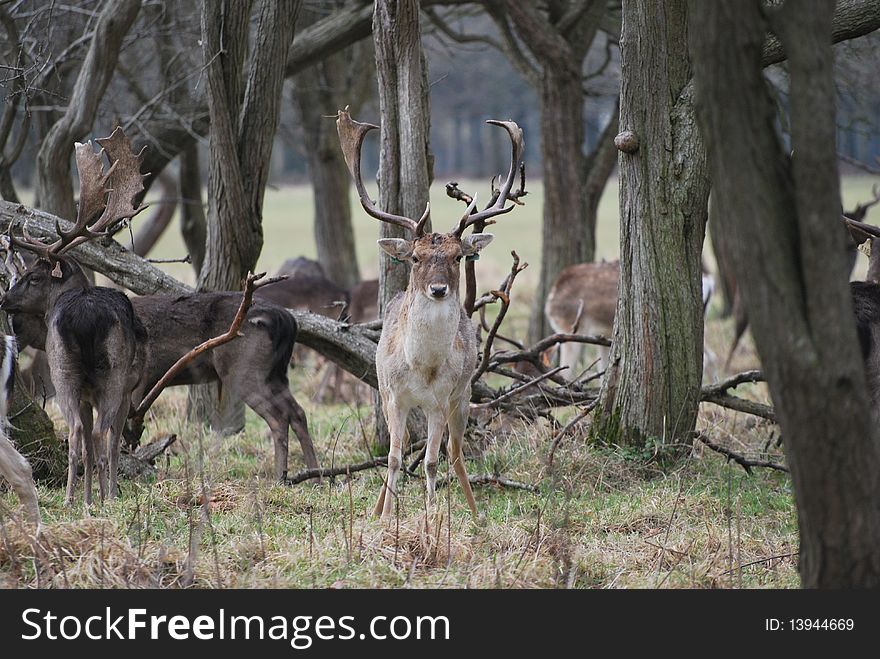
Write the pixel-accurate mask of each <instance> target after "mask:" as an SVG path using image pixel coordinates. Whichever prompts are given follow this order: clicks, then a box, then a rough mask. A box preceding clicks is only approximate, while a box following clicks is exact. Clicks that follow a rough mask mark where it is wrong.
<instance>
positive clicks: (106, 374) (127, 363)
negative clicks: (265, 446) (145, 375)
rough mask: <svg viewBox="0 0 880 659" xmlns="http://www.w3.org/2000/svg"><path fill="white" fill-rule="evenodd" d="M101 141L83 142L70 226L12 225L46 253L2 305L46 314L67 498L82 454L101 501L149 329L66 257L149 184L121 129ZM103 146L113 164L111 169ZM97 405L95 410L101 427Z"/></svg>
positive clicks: (23, 244) (123, 300)
mask: <svg viewBox="0 0 880 659" xmlns="http://www.w3.org/2000/svg"><path fill="white" fill-rule="evenodd" d="M97 142H98V144H99V145H100V146H101V147H103V149H102V151H101V152H97V153H96V152H95V151H94V149H93V147H92V143H91V142H87V143H86V144H79V143H77V144H76V149H75V151H76V165H77V171H78V173H79V180H80V201H79V207H78V210H77V218H76V222H75V224H74V226H73V228H72V229H70V230H69V231H65V230H64V229H62V228H61V227H60V226H58V227H57V232H58V236H59V237H58V239H57V240H56V241H55V242H53V243H52V244H46V243H43V242H40V241H38V240H34V239H32V238H29V237H27V236H25V237H24V238H16V237H14V236H13V235H12V226H11V225H10V230H9V239H10V242H11V244H12V245H13V246H15V247H18V248H20V249H25V250H28V251H31V252H33V253H35V254H36V255H37V256H38V259H37V261H36V262H35V263H34V264H33V265H32V266H31V267H30V268H29V269H28V271H27V272H26V273H25V275H24V276H23V277H22V278H21V279H20V280H19V281H18V282H16V284H15V285H14V286H13V287H12V288H11V289H10V290H9V292H8V293H7V294H6V296H5V297H4V299H3V303H2V305H0V308H2V309H3V310H4V311H7V312H9V313H13V314H18V313H24V314H30V315H39V314H40V313H42V314H43V317H44V319H45V327H46V339H45V349H46V353H47V355H48V357H49V368H50V371H51V375H52V381H53V383H54V384H55V388H56V390H57V399H58V403H59V407H60V408H61V411H62V414H63V415H64V418H65V421H66V422H67V425H68V428H69V430H70V434H69V438H68V472H67V493H66V498H65V500H66V503H67V504H68V505H69V504H71V503H73V495H74V490H75V487H76V480H77V466H78V463H79V459H80V455H82V457H83V462H84V474H83V487H84V493H83V500H84V502H85V504H86V505H89V504H91V502H92V474H93V471H94V470H97V473H98V487H99V491H100V495H101V500H102V501H103V500H104V498H105V497H106V496H109V497H110V498H113V497H115V496H116V495H117V466H118V461H119V440H120V437H121V434H122V426H123V425H124V423H125V418H126V416H127V414H128V410H129V406H130V401H131V395H132V392H133V391H134V389H135V387H136V386H137V384H138V382H139V380H140V377H141V368H142V366H143V363H144V355H145V349H146V347H145V344H146V330H145V328H144V326H143V324H142V323H141V322H140V320H139V319H138V318H137V316H136V315H135V313H134V309H133V308H132V305H131V302H130V300H129V299H128V298H127V297H126V296H125V295H124V294H123V293H121V292H120V291H117V290H114V289H110V288H104V287H100V286H92V285H91V282H89V280H88V278H87V277H86V276H85V274H84V273H83V271H82V269H81V268H80V267H79V265H77V263H76V262H75V261H74V260H73V259H71V258H70V257H67V256H65V254H66V253H67V252H68V251H70V250H71V249H73V248H74V247H76V246H77V245H80V244H82V243H84V242H86V241H88V240H91V239H93V238H95V237H98V236H101V235H105V234H106V233H107V232H108V231H109V230H110V229H111V228H112V227H113V226H114V225H116V224H117V223H119V222H121V221H122V220H125V219H127V218H131V217H133V216H134V215H135V214H136V213H138V212H139V210H140V208H136V207H135V206H134V199H135V197H136V196H137V195H138V194H139V193H140V192H141V191H142V190H143V179H142V177H141V174H140V169H139V166H140V157H139V155H136V154H133V153H132V152H131V148H130V144H129V142H128V140H127V139H126V137H125V135H123V133H122V131H121V130H120V129H118V128H117V129H116V130H115V131H114V132H113V134H112V135H111V136H110V137H107V138H103V139H98V140H97ZM105 152H106V153H107V155H108V157H109V159H110V162H111V163H112V165H111V167H110V169H109V170H108V171H107V172H106V173H105V172H104V164H103V159H102V155H103V153H105ZM108 183H109V187H108ZM93 408H94V410H95V411H96V412H97V423H96V430H97V432H94V433H93V431H92V428H93V426H92V410H93Z"/></svg>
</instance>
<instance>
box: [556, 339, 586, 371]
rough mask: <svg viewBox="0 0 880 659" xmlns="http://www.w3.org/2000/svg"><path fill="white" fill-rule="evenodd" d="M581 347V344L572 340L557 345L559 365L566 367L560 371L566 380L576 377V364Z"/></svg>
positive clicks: (579, 356)
mask: <svg viewBox="0 0 880 659" xmlns="http://www.w3.org/2000/svg"><path fill="white" fill-rule="evenodd" d="M582 347H583V345H582V344H580V343H575V342H574V341H569V342H567V343H563V344H562V345H561V346H560V347H559V365H560V366H567V367H568V369H567V370H565V371H563V373H562V375H563V377H564V378H565V379H566V380H573V379H574V378H576V377H577V365H578V362H579V361H580V358H581V348H582Z"/></svg>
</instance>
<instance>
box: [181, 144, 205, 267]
mask: <svg viewBox="0 0 880 659" xmlns="http://www.w3.org/2000/svg"><path fill="white" fill-rule="evenodd" d="M180 198H181V202H180V233H181V235H182V236H183V242H184V244H185V245H186V249H187V252H188V253H189V255H190V257H191V258H192V266H193V269H194V270H195V271H196V276H198V275H199V274H200V273H201V272H202V264H204V262H205V242H206V241H207V238H208V220H207V219H206V218H205V204H204V203H203V202H202V169H201V167H200V166H199V145H198V144H197V143H196V142H191V143H190V144H188V145H187V147H186V148H185V149H184V150H183V151H181V153H180Z"/></svg>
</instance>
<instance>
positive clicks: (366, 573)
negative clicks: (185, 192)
mask: <svg viewBox="0 0 880 659" xmlns="http://www.w3.org/2000/svg"><path fill="white" fill-rule="evenodd" d="M852 189H853V190H855V188H852ZM301 194H302V191H301V190H298V189H293V190H286V191H283V195H287V196H286V197H284V199H282V200H278V199H274V198H273V197H272V195H269V198H267V208H270V209H271V208H278V207H280V206H282V205H284V204H285V203H287V204H289V203H290V202H291V196H292V197H296V196H297V195H301ZM283 195H282V196H283ZM539 195H540V190H537V191H536V193H535V197H538V196H539ZM609 195H611V196H610V197H609ZM859 195H860V192H859V191H858V190H856V191H855V192H850V193H849V194H848V195H847V201H849V199H850V198H853V199H858V198H859ZM435 197H438V195H437V194H435ZM532 199H533V197H529V202H530V204H531V206H527V208H531V209H532V210H533V211H534V209H535V208H540V206H539V204H538V203H536V202H537V200H536V202H534V203H533V202H532ZM285 200H286V201H285ZM613 201H614V191H613V190H611V191H609V193H608V194H606V200H605V201H603V204H605V205H609V204H611V203H612V202H613ZM300 202H301V203H300V207H301V208H302V213H301V214H298V215H297V217H295V218H289V217H283V216H278V215H276V216H272V218H270V219H269V220H268V221H267V227H268V228H267V243H266V245H267V250H266V253H265V254H264V257H265V258H264V260H265V264H264V265H265V266H266V267H268V268H269V269H271V268H272V267H274V266H275V265H277V263H280V261H281V260H282V258H284V257H286V256H293V255H295V254H297V253H299V252H305V253H308V250H306V249H298V248H289V245H290V243H291V240H290V239H289V236H290V235H291V233H292V229H291V226H293V227H295V228H297V230H296V232H295V235H297V236H300V237H301V238H302V240H301V244H302V245H309V247H311V243H310V241H309V240H308V232H307V231H303V232H302V233H300V232H299V228H301V227H303V226H305V225H307V223H308V222H309V221H310V220H309V217H310V209H308V208H307V207H306V206H304V205H303V203H304V202H302V200H300ZM849 205H852V204H849ZM603 208H604V209H605V210H603V218H604V219H602V220H601V221H600V226H601V227H605V228H603V229H600V235H601V242H602V245H603V246H604V247H603V251H602V252H601V253H603V254H605V255H608V256H613V248H609V245H610V244H611V243H613V242H615V236H614V235H613V233H614V232H613V230H611V229H609V227H611V226H613V224H609V219H608V218H609V217H611V218H612V219H613V209H611V210H608V208H605V206H603ZM514 215H515V214H514ZM533 216H534V217H533ZM606 216H607V217H606ZM513 220H514V217H513V216H511V218H507V219H505V220H503V221H504V222H505V223H508V222H509V221H513ZM288 221H289V222H290V223H291V224H290V225H285V223H286V222H288ZM370 222H371V220H369V219H364V218H360V219H359V220H358V223H357V227H358V232H359V233H358V235H359V236H361V238H362V239H361V246H360V249H361V252H362V261H361V262H362V263H363V264H366V263H372V262H373V259H374V257H372V258H371V257H370V254H373V253H374V250H375V247H374V245H373V243H372V238H370V236H371V235H372V232H371V230H372V229H374V227H372V226H370ZM520 222H521V224H517V225H516V226H515V227H512V229H510V230H508V229H502V228H501V227H500V226H499V228H498V230H497V231H496V233H497V234H498V235H499V241H498V242H499V244H498V245H493V247H492V248H490V250H489V253H487V255H486V258H484V259H483V260H481V261H480V266H479V267H480V272H479V273H478V276H479V277H480V281H481V282H484V285H490V284H491V285H497V281H500V280H501V278H502V276H503V273H504V272H505V271H506V270H507V268H508V267H509V264H508V262H507V255H506V254H507V250H509V249H510V248H511V247H516V248H517V249H519V250H520V252H521V253H523V254H524V256H525V257H526V259H527V260H528V259H530V258H531V259H532V260H533V261H535V262H533V267H532V268H530V269H529V270H530V271H533V272H532V273H531V274H532V276H534V275H535V274H536V273H537V268H536V267H535V266H537V262H536V260H535V258H534V255H530V252H529V250H530V249H531V250H533V251H534V246H535V245H537V234H538V224H537V212H532V213H531V215H529V216H528V217H524V218H522V219H521V220H520ZM533 225H534V226H533ZM285 226H286V229H284V227H285ZM282 229H284V230H283V231H282ZM273 236H274V239H273ZM169 240H170V239H169ZM297 242H299V241H297ZM279 244H280V245H282V246H283V248H284V249H286V250H287V251H286V252H283V253H282V251H279V248H278V245H279ZM496 247H497V249H496ZM176 251H179V247H177V246H176V245H174V244H165V245H164V246H163V248H162V249H161V250H160V255H161V256H170V255H173V253H174V252H176ZM365 270H368V269H367V268H365ZM365 274H369V273H368V272H367V273H365ZM496 280H497V281H496ZM529 284H530V282H529V280H528V278H524V279H523V280H522V281H521V282H518V284H517V286H518V288H517V290H515V291H514V293H515V298H516V299H515V305H514V307H513V308H512V310H511V311H512V313H511V320H512V322H513V324H514V331H513V333H514V334H518V335H520V336H521V335H522V328H524V322H525V318H526V316H527V309H528V302H530V295H531V294H530V292H529V288H530V285H529ZM532 285H533V284H532ZM731 335H732V326H731V321H730V320H727V319H723V320H722V319H719V318H718V311H717V308H716V306H715V305H713V307H712V308H711V309H710V312H709V316H708V320H707V330H706V342H707V346H708V348H709V349H710V350H711V351H712V352H713V353H714V354H715V355H718V358H717V359H715V360H714V361H713V360H709V361H708V362H707V365H706V379H707V380H714V379H717V378H718V377H720V376H721V375H723V374H722V373H721V372H720V365H719V363H718V361H719V360H720V359H723V357H724V356H725V355H726V349H727V346H728V345H729V341H730V338H731ZM586 358H587V359H590V356H589V355H587V357H586ZM758 366H759V364H758V360H757V356H756V354H755V351H754V348H753V346H752V343H751V341H750V339H749V338H748V337H746V340H745V341H744V343H743V345H742V347H741V348H740V350H739V351H738V353H737V355H736V357H735V359H734V362H733V370H734V371H740V370H744V369H747V368H755V367H758ZM319 379H320V374H319V373H317V372H316V369H315V367H314V365H313V364H310V363H306V364H305V365H303V366H301V367H298V368H297V369H296V370H295V371H294V385H293V386H294V390H295V391H296V392H297V396H298V398H299V400H300V401H301V402H302V403H303V404H304V406H305V407H306V410H307V413H308V414H309V420H310V427H311V429H312V434H313V436H314V437H315V441H316V448H317V450H318V452H319V457H320V459H321V461H322V463H323V464H325V465H329V464H337V465H338V464H346V463H352V462H360V461H363V460H364V459H366V457H367V453H368V451H369V445H370V443H371V441H372V438H371V428H372V419H371V418H370V415H371V414H372V410H371V409H370V408H369V407H368V406H364V407H353V406H348V405H317V404H315V403H313V402H312V401H311V395H312V394H313V393H314V391H315V389H316V387H317V384H318V381H319ZM737 393H738V394H740V395H746V396H749V397H753V398H754V399H755V400H760V401H763V402H768V396H767V392H766V387H764V386H763V385H749V386H744V387H742V388H741V390H739V391H738V392H737ZM184 408H185V394H184V393H183V392H181V391H171V392H166V393H165V394H164V395H163V397H162V398H161V399H160V401H159V402H158V403H157V405H156V406H155V408H154V410H153V411H152V412H151V413H150V415H149V416H148V418H147V429H148V432H149V433H150V434H151V435H154V436H155V435H159V434H162V433H166V432H174V433H177V435H178V437H179V438H180V440H179V442H178V444H177V445H175V454H174V455H171V456H168V457H166V458H162V459H160V460H159V462H158V464H157V467H158V477H157V478H156V480H155V481H151V482H137V483H136V482H124V483H122V496H121V497H120V499H118V500H116V501H113V502H109V503H106V504H104V505H103V506H97V507H95V508H94V509H93V510H92V511H91V516H84V514H83V511H82V509H81V508H80V507H79V506H76V507H74V508H72V509H67V508H65V507H64V506H63V505H62V499H63V492H62V491H61V490H57V489H47V488H45V487H40V492H39V494H40V501H41V504H42V506H43V511H44V522H45V523H44V527H43V530H42V534H41V535H40V536H38V537H37V536H34V534H33V532H32V529H29V528H28V527H27V526H26V525H25V524H24V523H23V521H22V517H21V514H20V509H19V507H18V502H17V500H16V498H15V497H14V495H12V494H10V493H3V494H0V522H2V526H0V585H6V586H10V587H86V586H89V587H168V588H175V587H190V586H192V587H202V588H214V587H246V588H261V587H305V588H312V587H315V588H328V587H332V588H348V587H414V588H425V587H449V588H459V587H474V588H495V587H502V588H536V587H540V588H551V587H588V588H733V587H747V588H761V587H794V586H796V585H797V584H798V577H797V571H796V560H797V557H796V551H797V524H796V514H795V509H794V505H793V501H792V492H791V483H790V480H789V478H788V476H787V475H786V474H781V473H777V472H769V471H766V470H756V471H755V473H753V474H752V475H747V474H745V473H744V472H743V471H742V469H740V468H739V467H738V466H736V465H729V464H727V463H726V462H725V460H724V459H723V458H721V457H720V456H718V455H716V454H714V453H712V452H711V451H709V450H707V449H704V448H703V447H702V446H696V447H694V448H693V449H692V450H690V451H689V452H688V454H687V455H686V456H685V457H681V456H680V455H679V456H678V457H675V458H672V457H670V455H671V453H672V451H670V450H669V449H670V447H665V446H662V445H659V446H655V447H652V449H651V450H649V451H643V452H636V451H632V450H622V449H619V448H614V447H603V446H599V445H596V444H589V443H587V442H585V441H581V440H579V439H573V438H568V439H566V440H564V441H563V443H562V445H561V447H560V449H559V450H558V452H557V454H556V458H555V461H554V467H553V470H552V471H550V470H549V469H548V466H547V451H548V447H549V438H550V436H551V434H552V433H551V430H550V429H549V428H548V427H547V426H546V425H540V424H533V425H529V426H525V425H522V424H519V423H511V422H507V423H505V424H503V425H497V424H496V425H493V426H490V427H489V428H488V430H487V432H486V433H483V434H481V436H480V438H479V440H477V439H474V441H473V443H472V445H471V446H470V447H469V450H470V454H469V456H468V457H469V463H468V469H469V472H470V473H471V474H482V473H490V474H492V473H499V474H501V475H503V476H505V477H507V478H510V479H512V480H517V481H523V482H528V483H533V484H535V485H537V486H539V488H540V493H539V494H533V493H530V492H525V491H518V490H506V489H499V488H497V487H480V488H478V489H477V491H476V495H477V501H478V505H479V508H480V511H481V519H480V520H478V521H476V522H475V521H473V520H471V518H470V515H469V514H468V512H467V507H466V505H465V503H464V500H463V497H462V496H461V492H460V488H459V487H458V485H457V483H454V484H453V486H452V487H447V488H443V489H441V490H440V491H439V493H438V499H439V505H438V512H437V513H436V514H428V513H427V512H426V510H425V497H424V483H423V480H422V479H421V478H413V477H407V478H404V482H403V485H402V488H401V492H400V497H399V505H398V514H397V516H396V518H395V520H394V522H393V523H392V524H391V525H390V527H388V528H385V527H383V526H382V525H381V524H380V523H379V522H377V521H375V520H374V519H372V518H371V517H370V516H369V515H368V513H369V512H370V511H371V509H372V505H373V502H374V500H375V497H376V495H377V494H378V491H379V487H380V485H381V479H382V477H383V470H381V469H376V470H372V471H366V472H361V473H358V474H355V475H354V476H353V477H351V478H350V479H349V478H337V479H333V480H325V481H324V482H322V483H320V484H315V483H306V484H302V485H298V486H295V487H284V486H280V485H277V484H275V483H274V482H273V479H272V472H273V468H272V451H271V446H270V440H269V437H268V432H267V430H266V427H265V425H264V424H263V423H262V421H261V420H260V419H258V418H256V417H255V416H253V415H252V414H251V413H250V412H249V413H248V418H247V427H246V429H245V431H244V432H243V433H241V434H239V435H237V436H234V437H225V438H219V437H215V436H214V435H212V434H210V433H209V432H207V431H205V429H203V428H201V427H199V426H197V425H192V424H188V423H186V422H185V420H184ZM698 425H699V427H700V428H701V429H704V430H705V431H706V432H707V433H708V434H709V435H710V436H711V437H712V438H713V439H714V440H715V441H717V442H721V443H724V444H727V445H729V446H731V447H733V448H735V450H737V451H739V452H742V453H750V454H759V453H760V454H763V453H765V452H769V453H770V454H771V455H772V457H773V459H774V460H777V461H779V460H782V459H783V456H781V454H780V452H779V449H777V448H775V446H774V439H775V436H776V432H777V431H776V429H775V427H774V426H772V425H770V424H766V423H764V422H756V421H755V420H754V419H752V418H749V417H747V416H745V415H742V414H735V413H732V412H729V411H726V410H722V409H720V408H717V407H715V406H712V405H705V406H703V409H702V410H701V416H700V421H699V424H698ZM290 464H291V468H292V469H294V470H295V469H297V467H298V465H301V464H302V459H301V455H300V454H299V449H298V447H297V446H295V442H294V443H293V444H291V456H290ZM444 464H445V463H444ZM443 469H445V466H443V467H441V477H442V476H443V475H444V474H443V473H442V470H443ZM739 566H743V567H741V568H740V567H739Z"/></svg>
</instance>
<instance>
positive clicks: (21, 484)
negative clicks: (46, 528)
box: [0, 430, 40, 525]
mask: <svg viewBox="0 0 880 659" xmlns="http://www.w3.org/2000/svg"><path fill="white" fill-rule="evenodd" d="M0 474H2V476H3V477H4V478H5V479H6V480H7V481H9V484H10V485H11V486H12V489H13V490H15V493H16V494H18V498H19V500H20V501H21V505H22V506H24V509H25V512H26V513H27V516H28V519H29V520H30V521H31V522H33V523H34V524H37V525H39V523H40V506H39V504H38V503H37V490H36V488H35V487H34V477H33V472H32V471H31V466H30V465H29V464H28V461H27V460H25V459H24V456H22V455H21V453H19V452H18V451H17V450H15V447H14V446H13V445H12V442H10V441H9V439H7V438H6V433H5V432H3V431H2V430H0Z"/></svg>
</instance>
